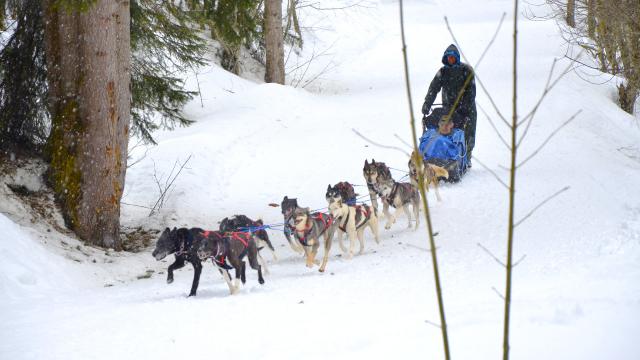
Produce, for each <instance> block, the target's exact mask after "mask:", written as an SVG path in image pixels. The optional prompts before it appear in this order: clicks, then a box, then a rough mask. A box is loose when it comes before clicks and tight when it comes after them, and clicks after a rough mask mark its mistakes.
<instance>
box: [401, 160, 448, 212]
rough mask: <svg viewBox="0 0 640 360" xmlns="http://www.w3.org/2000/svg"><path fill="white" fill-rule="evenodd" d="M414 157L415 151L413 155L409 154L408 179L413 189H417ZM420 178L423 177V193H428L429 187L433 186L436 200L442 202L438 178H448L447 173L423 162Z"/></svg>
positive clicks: (416, 168)
mask: <svg viewBox="0 0 640 360" xmlns="http://www.w3.org/2000/svg"><path fill="white" fill-rule="evenodd" d="M414 156H415V150H414V152H413V153H411V157H410V158H409V178H410V179H411V185H413V187H414V188H416V189H418V167H417V166H416V164H415V161H414V159H415V158H414ZM422 176H424V189H425V191H427V192H428V191H429V185H430V184H433V188H434V189H435V191H436V198H437V199H438V201H442V198H441V197H440V192H439V191H438V182H439V181H440V178H445V179H448V178H449V172H448V171H447V169H445V168H443V167H440V166H437V165H433V164H428V163H426V162H424V160H423V161H422Z"/></svg>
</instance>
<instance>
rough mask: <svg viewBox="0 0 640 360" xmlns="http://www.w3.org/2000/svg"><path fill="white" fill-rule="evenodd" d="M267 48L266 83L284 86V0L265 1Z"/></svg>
mask: <svg viewBox="0 0 640 360" xmlns="http://www.w3.org/2000/svg"><path fill="white" fill-rule="evenodd" d="M264 22H265V47H266V53H267V55H266V57H267V59H266V63H267V66H266V67H267V69H266V72H265V75H264V81H265V82H268V83H278V84H283V85H284V44H283V41H284V34H283V32H282V0H265V3H264Z"/></svg>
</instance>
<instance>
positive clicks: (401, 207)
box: [379, 179, 420, 230]
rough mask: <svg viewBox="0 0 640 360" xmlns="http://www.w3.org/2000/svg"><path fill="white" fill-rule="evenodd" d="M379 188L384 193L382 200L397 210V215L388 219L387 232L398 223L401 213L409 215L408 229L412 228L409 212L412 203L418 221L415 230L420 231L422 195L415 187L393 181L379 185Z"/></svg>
mask: <svg viewBox="0 0 640 360" xmlns="http://www.w3.org/2000/svg"><path fill="white" fill-rule="evenodd" d="M379 186H380V192H381V193H382V200H383V201H384V202H386V203H388V204H389V205H391V206H393V207H394V208H396V211H395V213H394V214H393V215H391V217H388V218H387V223H386V225H385V226H384V228H385V229H387V230H389V229H390V228H391V225H392V224H393V223H395V222H396V218H397V217H398V213H399V212H404V213H405V214H407V220H408V222H409V225H408V227H409V228H410V227H411V213H410V212H409V203H411V205H412V206H413V215H414V217H415V221H416V226H415V228H414V229H418V225H419V224H420V193H419V192H418V190H417V189H416V188H415V187H413V185H411V183H400V182H396V181H394V180H393V179H390V180H385V181H383V182H381V183H379Z"/></svg>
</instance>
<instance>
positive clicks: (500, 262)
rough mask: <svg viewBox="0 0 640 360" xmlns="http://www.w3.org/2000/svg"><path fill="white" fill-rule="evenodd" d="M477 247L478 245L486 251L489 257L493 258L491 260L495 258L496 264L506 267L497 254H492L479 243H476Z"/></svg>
mask: <svg viewBox="0 0 640 360" xmlns="http://www.w3.org/2000/svg"><path fill="white" fill-rule="evenodd" d="M478 247H480V249H482V250H484V252H486V253H487V254H488V255H489V256H491V258H493V260H495V261H496V262H497V263H498V264H500V266H502V267H506V265H505V264H504V263H503V262H502V261H501V260H500V259H498V257H497V256H495V255H493V253H492V252H491V251H489V249H487V248H486V247H484V246H483V245H482V244H480V243H478Z"/></svg>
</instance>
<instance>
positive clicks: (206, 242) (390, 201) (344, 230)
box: [152, 156, 448, 296]
mask: <svg viewBox="0 0 640 360" xmlns="http://www.w3.org/2000/svg"><path fill="white" fill-rule="evenodd" d="M423 166H424V167H423V169H422V170H423V174H424V182H425V189H426V190H427V191H428V188H429V185H433V187H434V189H435V193H436V197H437V198H438V201H440V194H439V192H438V181H439V179H440V178H445V179H446V178H448V173H447V170H445V169H444V168H441V167H438V166H435V165H431V164H426V163H424V164H423ZM363 176H364V178H365V180H366V183H367V189H368V191H369V196H370V198H371V206H369V205H367V204H356V194H355V191H354V189H353V186H352V185H351V184H349V183H348V182H340V183H338V184H336V185H334V186H331V185H329V186H327V192H326V194H325V198H326V200H327V203H328V213H322V212H311V211H310V210H309V208H303V207H300V206H299V205H298V201H297V199H295V198H289V197H287V196H285V197H284V199H283V200H282V203H281V204H280V208H281V210H282V215H283V217H284V234H285V237H286V239H287V241H288V242H289V245H290V246H291V248H292V249H293V250H294V251H295V252H297V253H304V255H305V261H306V266H307V267H310V268H311V267H313V266H314V265H319V266H320V268H319V271H320V272H324V270H325V269H326V266H327V262H328V260H329V252H330V250H331V245H332V240H333V236H334V234H336V232H337V237H338V243H339V245H340V249H341V251H342V253H343V254H344V255H345V256H346V257H347V258H349V259H350V258H352V257H353V254H354V252H355V247H356V241H357V242H358V243H359V250H358V253H359V254H362V253H363V251H364V230H365V229H366V228H369V229H371V232H372V233H373V237H374V239H375V241H376V243H379V242H380V239H379V233H378V219H379V218H378V200H377V199H378V197H380V199H381V202H382V213H383V214H384V218H385V219H386V223H385V229H390V228H391V226H392V225H393V224H394V223H395V221H396V218H397V217H398V215H400V214H402V213H404V214H406V215H407V221H408V227H409V228H411V220H412V215H411V214H413V219H414V220H415V226H414V229H417V228H418V225H419V221H420V220H419V219H420V217H419V211H420V194H419V192H418V188H417V185H418V169H417V167H416V165H415V164H414V162H413V156H412V157H411V159H410V160H409V178H410V182H397V181H395V180H394V179H393V177H392V176H391V172H390V171H389V167H387V166H386V165H385V164H384V163H382V162H376V161H375V160H372V161H371V162H369V161H368V160H365V162H364V168H363ZM409 205H411V208H412V209H411V210H412V211H411V212H410V211H409ZM390 206H391V207H393V208H395V209H396V210H395V212H394V213H393V214H391V213H390V212H389V207H390ZM344 234H346V235H347V238H348V240H349V247H348V248H347V247H346V246H345V245H344V244H343V241H342V238H343V236H344ZM321 245H322V246H323V247H324V253H323V256H322V261H318V260H316V255H317V254H318V250H319V248H320V246H321ZM265 247H266V248H268V249H269V250H270V251H271V253H272V256H273V259H274V260H277V256H276V253H275V251H274V247H273V245H272V244H271V241H270V240H269V235H268V233H267V231H266V230H265V227H264V223H263V222H262V220H256V221H254V220H252V219H250V218H248V217H247V216H245V215H235V216H233V217H231V218H225V219H223V220H222V221H221V222H220V228H219V229H218V230H215V231H213V230H204V229H201V228H191V229H187V228H179V229H177V228H173V229H169V228H166V229H165V230H164V231H163V232H162V234H161V235H160V238H159V239H158V241H157V243H156V248H155V250H154V251H153V254H152V255H153V256H154V257H155V258H156V260H162V259H163V258H165V257H166V256H168V255H170V254H174V255H175V261H174V262H173V263H172V264H171V265H169V268H168V270H167V273H168V274H167V283H169V284H170V283H172V282H173V271H174V270H176V269H180V268H182V267H183V266H184V265H185V262H189V263H191V265H192V266H193V268H194V274H193V283H192V285H191V291H190V293H189V296H195V295H196V292H197V290H198V284H199V281H200V274H201V272H202V262H204V261H207V260H208V259H211V261H212V262H213V263H214V265H215V266H216V267H217V269H218V271H220V274H222V277H223V278H224V280H225V282H226V283H227V285H228V286H229V291H230V292H231V294H235V293H237V292H238V290H239V289H240V282H242V283H243V284H244V283H245V281H246V263H245V261H244V258H245V257H247V258H248V260H249V266H251V268H252V269H254V270H256V271H257V272H258V282H259V283H260V284H263V283H264V278H263V277H262V270H263V269H264V271H265V273H267V274H268V273H269V270H268V269H267V266H266V262H265V261H264V259H263V258H262V256H261V255H260V249H262V248H265ZM231 269H234V270H235V280H232V279H231V276H230V274H229V270H231Z"/></svg>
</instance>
